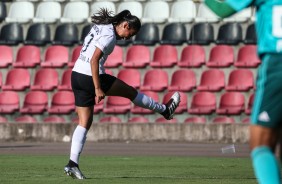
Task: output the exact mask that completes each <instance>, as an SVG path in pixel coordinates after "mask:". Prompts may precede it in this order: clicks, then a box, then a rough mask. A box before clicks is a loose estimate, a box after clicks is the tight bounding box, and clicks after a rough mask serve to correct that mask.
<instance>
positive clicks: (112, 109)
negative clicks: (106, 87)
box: [103, 96, 131, 114]
mask: <svg viewBox="0 0 282 184" xmlns="http://www.w3.org/2000/svg"><path fill="white" fill-rule="evenodd" d="M130 108H131V101H130V100H129V99H127V98H123V97H119V96H109V97H107V99H106V103H105V107H104V109H103V112H104V113H106V114H124V113H127V112H128V111H130Z"/></svg>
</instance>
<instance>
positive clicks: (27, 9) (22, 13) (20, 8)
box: [5, 1, 34, 23]
mask: <svg viewBox="0 0 282 184" xmlns="http://www.w3.org/2000/svg"><path fill="white" fill-rule="evenodd" d="M33 17H34V6H33V3H32V2H27V1H26V2H23V1H18V2H13V3H12V4H11V6H10V9H9V13H8V16H7V17H6V19H5V20H6V22H18V23H28V22H30V21H31V20H32V19H33Z"/></svg>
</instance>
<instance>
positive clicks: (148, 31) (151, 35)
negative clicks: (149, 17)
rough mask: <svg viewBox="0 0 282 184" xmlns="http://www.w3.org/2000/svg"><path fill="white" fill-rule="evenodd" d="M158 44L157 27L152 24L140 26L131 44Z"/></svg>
mask: <svg viewBox="0 0 282 184" xmlns="http://www.w3.org/2000/svg"><path fill="white" fill-rule="evenodd" d="M159 42H160V36H159V27H158V26H157V25H156V24H153V23H144V24H142V26H141V28H140V30H139V32H138V33H137V34H136V36H135V39H134V40H133V44H135V45H147V46H154V45H156V44H157V43H159Z"/></svg>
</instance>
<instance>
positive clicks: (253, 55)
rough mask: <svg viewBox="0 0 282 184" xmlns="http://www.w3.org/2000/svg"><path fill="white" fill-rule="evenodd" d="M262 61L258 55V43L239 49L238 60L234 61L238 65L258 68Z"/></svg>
mask: <svg viewBox="0 0 282 184" xmlns="http://www.w3.org/2000/svg"><path fill="white" fill-rule="evenodd" d="M260 63H261V61H260V59H259V57H258V55H257V46H256V45H245V46H243V47H241V48H240V49H239V51H238V57H237V60H236V61H235V63H234V66H236V67H244V68H256V67H258V66H259V65H260Z"/></svg>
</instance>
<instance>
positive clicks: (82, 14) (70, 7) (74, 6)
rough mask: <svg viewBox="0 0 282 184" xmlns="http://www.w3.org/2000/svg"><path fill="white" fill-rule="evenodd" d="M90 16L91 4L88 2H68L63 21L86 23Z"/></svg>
mask: <svg viewBox="0 0 282 184" xmlns="http://www.w3.org/2000/svg"><path fill="white" fill-rule="evenodd" d="M88 18H89V6H88V4H87V3H86V2H78V1H75V2H68V3H67V4H66V5H65V8H64V12H63V16H62V18H61V19H60V21H61V22H63V23H65V22H70V23H84V22H86V21H87V20H88Z"/></svg>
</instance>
